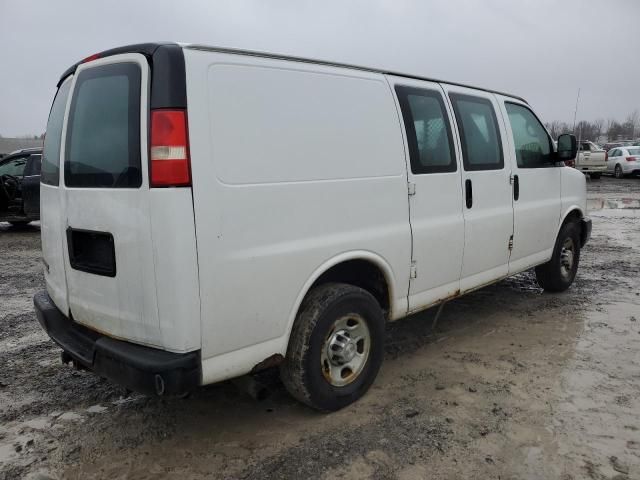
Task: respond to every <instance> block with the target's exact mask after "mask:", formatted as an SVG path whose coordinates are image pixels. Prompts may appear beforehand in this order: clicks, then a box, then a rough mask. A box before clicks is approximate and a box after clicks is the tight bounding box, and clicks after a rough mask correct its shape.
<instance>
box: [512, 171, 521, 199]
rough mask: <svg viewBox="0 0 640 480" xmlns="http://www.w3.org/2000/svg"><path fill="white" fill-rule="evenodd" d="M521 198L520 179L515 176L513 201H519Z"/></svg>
mask: <svg viewBox="0 0 640 480" xmlns="http://www.w3.org/2000/svg"><path fill="white" fill-rule="evenodd" d="M519 198H520V179H519V178H518V175H514V176H513V199H514V200H516V201H517V200H518V199H519Z"/></svg>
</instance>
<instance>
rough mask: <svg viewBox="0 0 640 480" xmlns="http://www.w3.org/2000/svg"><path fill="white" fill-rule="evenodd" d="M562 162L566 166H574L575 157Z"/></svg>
mask: <svg viewBox="0 0 640 480" xmlns="http://www.w3.org/2000/svg"><path fill="white" fill-rule="evenodd" d="M564 164H565V166H567V167H575V166H576V159H575V158H572V159H571V160H565V161H564Z"/></svg>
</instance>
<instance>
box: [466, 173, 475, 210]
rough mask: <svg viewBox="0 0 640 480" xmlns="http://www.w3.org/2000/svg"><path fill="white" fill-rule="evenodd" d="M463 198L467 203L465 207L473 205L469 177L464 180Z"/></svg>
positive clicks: (471, 186)
mask: <svg viewBox="0 0 640 480" xmlns="http://www.w3.org/2000/svg"><path fill="white" fill-rule="evenodd" d="M464 198H465V201H466V203H467V208H471V207H473V185H472V184H471V179H469V178H467V179H466V180H465V181H464Z"/></svg>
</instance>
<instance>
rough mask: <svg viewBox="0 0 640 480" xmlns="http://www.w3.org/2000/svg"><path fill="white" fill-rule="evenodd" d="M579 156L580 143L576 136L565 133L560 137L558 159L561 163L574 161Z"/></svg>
mask: <svg viewBox="0 0 640 480" xmlns="http://www.w3.org/2000/svg"><path fill="white" fill-rule="evenodd" d="M577 154H578V142H577V141H576V136H575V135H571V134H570V133H563V134H562V135H560V136H559V137H558V150H557V152H556V159H557V160H558V161H560V162H564V161H565V160H573V159H574V158H576V155H577Z"/></svg>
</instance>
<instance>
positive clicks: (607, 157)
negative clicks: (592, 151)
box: [604, 152, 609, 162]
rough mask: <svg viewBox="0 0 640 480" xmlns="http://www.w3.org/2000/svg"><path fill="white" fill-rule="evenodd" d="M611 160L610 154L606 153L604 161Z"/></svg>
mask: <svg viewBox="0 0 640 480" xmlns="http://www.w3.org/2000/svg"><path fill="white" fill-rule="evenodd" d="M607 160H609V152H604V161H605V162H606V161H607Z"/></svg>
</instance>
